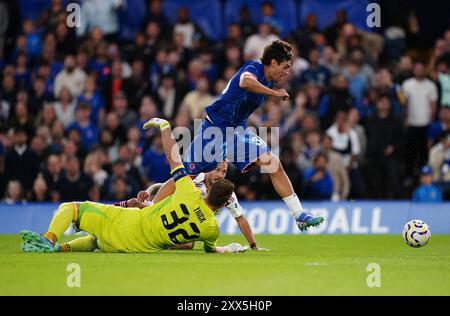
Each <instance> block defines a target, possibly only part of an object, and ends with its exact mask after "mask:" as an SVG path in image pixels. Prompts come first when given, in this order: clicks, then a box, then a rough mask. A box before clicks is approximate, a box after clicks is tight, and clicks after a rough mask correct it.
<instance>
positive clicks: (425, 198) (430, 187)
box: [413, 166, 443, 203]
mask: <svg viewBox="0 0 450 316" xmlns="http://www.w3.org/2000/svg"><path fill="white" fill-rule="evenodd" d="M420 182H421V185H420V187H419V188H418V189H417V190H416V191H415V192H414V195H413V201H414V202H427V203H439V202H442V200H443V197H442V191H441V189H439V188H438V187H437V186H435V185H434V184H433V170H432V169H431V167H429V166H424V167H423V168H422V169H421V171H420Z"/></svg>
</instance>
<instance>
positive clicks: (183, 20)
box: [173, 7, 201, 49]
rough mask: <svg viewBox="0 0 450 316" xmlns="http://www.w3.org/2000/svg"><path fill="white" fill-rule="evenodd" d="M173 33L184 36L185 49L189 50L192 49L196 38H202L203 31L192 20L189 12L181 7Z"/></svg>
mask: <svg viewBox="0 0 450 316" xmlns="http://www.w3.org/2000/svg"><path fill="white" fill-rule="evenodd" d="M173 32H174V33H176V34H182V35H183V43H184V47H185V48H188V49H190V48H192V46H193V44H194V39H195V38H196V37H201V34H200V33H201V31H200V29H199V28H198V27H197V26H196V25H195V23H194V22H193V21H192V20H191V18H190V16H189V10H188V9H187V8H186V7H181V8H179V9H178V11H177V21H176V23H175V26H174V29H173Z"/></svg>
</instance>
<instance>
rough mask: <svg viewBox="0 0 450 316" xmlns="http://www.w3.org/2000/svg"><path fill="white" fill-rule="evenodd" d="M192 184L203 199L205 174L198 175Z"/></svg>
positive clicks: (204, 194)
mask: <svg viewBox="0 0 450 316" xmlns="http://www.w3.org/2000/svg"><path fill="white" fill-rule="evenodd" d="M193 181H194V184H195V186H196V187H197V189H199V190H200V191H201V192H202V196H203V198H204V197H206V193H207V192H206V184H205V174H204V173H200V174H199V175H198V176H197V177H196V178H195V179H194V180H193Z"/></svg>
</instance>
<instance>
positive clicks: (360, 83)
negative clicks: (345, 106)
mask: <svg viewBox="0 0 450 316" xmlns="http://www.w3.org/2000/svg"><path fill="white" fill-rule="evenodd" d="M345 73H346V76H347V80H348V90H349V92H350V95H351V96H352V97H353V100H354V102H355V105H356V107H357V108H358V110H359V114H360V116H361V117H365V116H366V111H365V107H364V105H363V101H364V99H365V97H366V93H367V90H368V88H369V83H368V82H367V79H366V77H365V76H364V75H363V74H362V73H361V69H360V68H359V66H358V65H357V64H356V63H355V62H353V61H350V62H349V63H348V65H347V68H346V70H345Z"/></svg>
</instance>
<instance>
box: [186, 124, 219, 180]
mask: <svg viewBox="0 0 450 316" xmlns="http://www.w3.org/2000/svg"><path fill="white" fill-rule="evenodd" d="M225 155H226V144H225V139H224V133H223V132H222V130H221V129H219V128H217V127H215V126H214V125H212V124H211V123H210V122H209V121H207V120H204V121H203V122H202V125H201V126H200V128H199V129H198V133H197V135H196V136H195V138H194V140H193V141H192V143H191V144H190V145H189V148H188V150H187V152H186V154H185V156H184V158H183V164H184V167H185V169H186V172H187V173H188V174H189V175H195V176H196V175H198V174H200V173H202V172H209V171H212V170H214V169H216V168H217V165H218V164H219V163H221V162H222V161H224V160H225Z"/></svg>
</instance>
